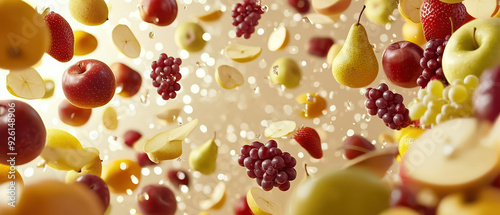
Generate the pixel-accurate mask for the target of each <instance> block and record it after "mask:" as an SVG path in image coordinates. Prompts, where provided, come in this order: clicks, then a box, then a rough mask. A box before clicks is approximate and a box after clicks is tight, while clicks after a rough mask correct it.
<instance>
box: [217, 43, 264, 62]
mask: <svg viewBox="0 0 500 215" xmlns="http://www.w3.org/2000/svg"><path fill="white" fill-rule="evenodd" d="M225 51H226V56H227V57H228V58H230V59H231V60H234V61H236V62H239V63H246V62H250V61H252V60H255V59H257V58H258V57H259V56H260V52H262V48H261V47H258V46H246V45H239V44H231V45H228V46H226V49H225Z"/></svg>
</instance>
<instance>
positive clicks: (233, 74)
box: [215, 65, 245, 89]
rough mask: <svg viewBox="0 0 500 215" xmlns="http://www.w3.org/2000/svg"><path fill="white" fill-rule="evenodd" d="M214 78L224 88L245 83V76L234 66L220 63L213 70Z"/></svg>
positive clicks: (231, 87)
mask: <svg viewBox="0 0 500 215" xmlns="http://www.w3.org/2000/svg"><path fill="white" fill-rule="evenodd" d="M215 80H217V83H218V84H219V85H220V86H221V87H222V88H224V89H233V88H235V87H237V86H240V85H242V84H243V83H245V78H244V77H243V75H242V74H241V73H240V71H238V70H237V69H236V68H234V67H232V66H228V65H220V66H219V67H217V70H215Z"/></svg>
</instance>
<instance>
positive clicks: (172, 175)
mask: <svg viewBox="0 0 500 215" xmlns="http://www.w3.org/2000/svg"><path fill="white" fill-rule="evenodd" d="M167 178H168V179H169V180H170V182H171V183H172V184H173V185H175V186H177V187H180V186H181V185H185V186H189V175H188V174H187V172H185V171H184V170H180V169H172V170H169V171H168V172H167Z"/></svg>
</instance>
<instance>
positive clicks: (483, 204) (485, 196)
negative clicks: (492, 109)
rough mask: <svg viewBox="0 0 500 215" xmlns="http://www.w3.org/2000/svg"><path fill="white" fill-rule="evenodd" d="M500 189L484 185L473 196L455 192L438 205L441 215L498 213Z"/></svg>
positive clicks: (438, 212) (438, 211)
mask: <svg viewBox="0 0 500 215" xmlns="http://www.w3.org/2000/svg"><path fill="white" fill-rule="evenodd" d="M499 201H500V191H499V190H498V189H495V188H492V187H484V188H482V189H480V190H478V191H477V193H475V194H473V196H471V195H470V194H465V193H453V194H450V195H448V196H446V197H445V198H444V199H443V200H442V201H441V202H440V203H439V205H438V209H437V214H439V215H475V214H497V213H498V211H499V210H500V205H499V204H498V202H499Z"/></svg>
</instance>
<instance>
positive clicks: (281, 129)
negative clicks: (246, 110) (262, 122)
mask: <svg viewBox="0 0 500 215" xmlns="http://www.w3.org/2000/svg"><path fill="white" fill-rule="evenodd" d="M296 127H297V124H296V123H295V122H294V121H289V120H283V121H278V122H273V123H271V124H270V125H269V127H267V128H266V129H265V130H264V136H266V137H267V138H268V139H276V138H281V137H284V136H287V135H289V134H291V133H292V132H293V131H295V128H296Z"/></svg>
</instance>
